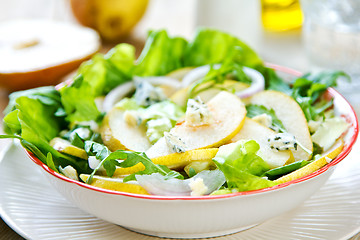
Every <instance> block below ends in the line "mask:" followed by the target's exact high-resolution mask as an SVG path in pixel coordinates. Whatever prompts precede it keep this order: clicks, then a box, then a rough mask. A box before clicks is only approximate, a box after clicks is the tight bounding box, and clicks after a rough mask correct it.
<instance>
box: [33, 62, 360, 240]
mask: <svg viewBox="0 0 360 240" xmlns="http://www.w3.org/2000/svg"><path fill="white" fill-rule="evenodd" d="M271 67H273V68H275V69H276V70H277V71H278V72H279V73H280V74H287V75H288V76H289V75H291V76H293V77H294V76H300V75H301V73H299V72H296V71H294V70H290V69H287V68H284V67H279V66H274V65H271ZM326 94H328V95H329V96H332V97H334V105H335V112H336V114H338V115H341V116H343V117H345V118H346V119H347V121H348V122H349V123H350V124H351V128H350V129H349V131H348V133H347V134H346V136H345V138H344V140H345V147H344V149H343V151H342V152H341V153H340V155H339V156H337V158H336V159H334V160H333V161H332V162H331V163H329V164H327V165H326V166H324V167H323V168H321V169H320V170H318V171H316V172H314V173H312V174H310V175H308V176H305V177H302V178H300V179H296V180H293V181H291V182H287V183H283V184H280V185H277V186H274V187H270V188H265V189H260V190H255V191H248V192H240V193H233V194H227V195H218V196H201V197H163V196H151V195H150V196H148V195H138V194H131V193H124V192H116V191H110V190H106V189H101V188H97V187H93V186H90V185H87V184H85V183H81V182H77V181H74V180H72V179H69V178H67V177H65V176H63V175H61V174H58V173H56V172H54V171H53V170H51V169H50V168H48V167H47V166H46V165H44V164H43V163H42V162H41V161H40V160H39V159H37V158H36V157H35V156H34V155H33V154H32V153H29V152H28V155H29V157H30V158H31V159H32V160H33V161H34V162H35V163H36V164H38V165H39V167H41V168H43V169H44V170H45V171H44V174H45V175H46V176H47V178H48V179H49V181H50V182H51V184H52V185H53V187H54V188H55V189H57V190H58V191H59V192H60V193H61V194H62V195H64V196H65V197H66V198H67V199H68V200H69V201H70V202H72V203H74V204H75V205H76V206H78V207H79V208H81V209H82V210H84V211H86V212H88V213H90V214H93V215H94V216H97V217H99V218H102V219H104V220H106V221H109V222H112V223H115V224H118V225H121V226H123V227H125V228H128V229H131V230H133V231H136V232H140V233H144V234H148V235H153V236H160V237H171V238H200V237H214V236H220V235H225V234H230V233H234V232H237V231H241V230H244V229H247V228H250V227H252V226H254V225H257V224H260V223H262V222H264V221H266V220H268V219H270V218H273V217H275V216H278V215H281V214H283V213H285V212H287V211H290V210H292V209H294V208H296V207H297V206H299V205H300V204H301V203H302V202H304V201H305V200H306V199H307V198H308V197H310V196H311V195H312V194H313V193H315V192H316V191H317V190H318V189H319V188H320V187H321V186H322V185H323V184H324V183H325V182H326V181H327V180H328V178H329V177H330V175H331V174H332V173H333V171H334V169H335V166H336V165H337V164H338V163H339V162H340V161H342V160H343V159H344V158H345V157H346V156H347V155H348V154H349V152H350V151H351V148H352V146H353V144H354V143H355V141H356V138H357V135H358V122H357V117H356V114H355V112H354V110H353V109H352V107H351V106H350V104H349V103H348V102H347V101H346V100H345V99H344V97H342V96H341V95H340V94H339V93H338V92H337V91H335V90H334V89H329V90H328V91H327V93H326Z"/></svg>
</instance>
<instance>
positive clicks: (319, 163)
mask: <svg viewBox="0 0 360 240" xmlns="http://www.w3.org/2000/svg"><path fill="white" fill-rule="evenodd" d="M343 148H344V141H343V140H342V139H341V138H340V139H338V140H337V141H336V142H335V143H334V145H333V146H332V147H331V148H330V149H329V150H328V151H326V152H325V153H323V154H322V156H321V157H320V158H319V159H317V160H315V161H313V162H312V163H309V164H308V165H305V166H304V167H302V168H300V169H298V170H296V171H294V172H291V173H289V174H287V175H285V176H282V177H281V178H278V179H276V180H275V182H276V183H278V184H280V183H285V182H289V181H292V180H295V179H298V178H301V177H304V176H307V175H309V174H310V173H313V172H315V171H317V170H319V169H320V168H322V167H323V166H325V165H326V164H328V163H329V162H330V161H331V160H333V159H334V158H336V156H337V155H339V154H340V153H341V151H342V150H343Z"/></svg>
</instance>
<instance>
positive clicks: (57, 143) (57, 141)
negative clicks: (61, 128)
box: [49, 137, 88, 160]
mask: <svg viewBox="0 0 360 240" xmlns="http://www.w3.org/2000/svg"><path fill="white" fill-rule="evenodd" d="M49 144H50V146H52V147H53V148H54V149H55V150H56V151H59V152H61V153H65V154H68V155H71V156H75V157H78V158H82V159H86V160H87V159H88V155H87V153H86V151H85V150H84V149H81V148H79V147H76V146H74V145H72V144H71V143H70V142H69V141H67V140H65V139H62V138H59V137H55V138H53V139H51V141H50V143H49Z"/></svg>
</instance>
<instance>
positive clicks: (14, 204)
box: [0, 143, 360, 240]
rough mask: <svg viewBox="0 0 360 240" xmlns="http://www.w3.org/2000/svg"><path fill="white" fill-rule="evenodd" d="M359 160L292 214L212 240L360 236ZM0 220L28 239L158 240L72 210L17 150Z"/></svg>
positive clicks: (3, 188)
mask: <svg viewBox="0 0 360 240" xmlns="http://www.w3.org/2000/svg"><path fill="white" fill-rule="evenodd" d="M359 156H360V144H359V143H357V144H355V146H354V148H353V151H352V152H351V153H350V155H349V156H348V157H347V158H346V159H345V160H344V161H343V162H341V163H340V164H339V165H338V168H337V169H336V171H335V173H334V174H333V176H332V177H331V178H330V180H329V181H328V182H327V184H326V185H325V186H324V187H322V188H321V190H320V191H319V192H318V193H316V194H315V195H314V196H312V197H311V198H310V199H308V200H307V201H306V202H305V203H304V204H303V205H301V206H300V207H299V208H297V209H296V210H295V211H292V212H289V213H287V214H284V215H282V216H279V217H277V218H274V219H272V220H270V221H267V222H265V223H263V224H260V225H258V226H256V227H253V228H251V229H249V230H246V231H243V232H239V233H236V234H233V235H228V236H224V237H219V238H216V239H227V240H232V239H279V240H280V239H286V240H288V239H336V240H338V239H348V238H350V237H351V236H353V235H354V234H356V233H357V232H359V231H360V163H359V161H360V160H359ZM269 207H271V203H269ZM134 211H136V209H134ZM0 215H1V217H2V218H3V220H4V221H5V222H7V224H8V225H9V226H10V227H12V228H13V229H14V230H15V231H16V232H18V233H19V234H20V235H22V236H23V237H25V238H27V239H48V240H51V239H127V240H133V239H149V240H154V239H157V238H154V237H150V236H144V235H141V234H138V233H135V232H131V231H129V230H126V229H124V228H122V227H119V226H117V225H114V224H110V223H107V222H105V221H103V220H100V219H98V218H95V217H93V216H91V215H89V214H87V213H85V212H83V211H81V210H79V209H78V208H76V207H75V206H73V205H72V204H71V203H69V202H68V201H67V200H66V199H64V198H63V197H62V196H61V195H60V194H59V193H57V192H56V191H55V190H54V189H52V188H51V186H50V184H49V183H48V182H47V181H46V178H45V176H43V174H42V172H41V169H40V168H39V167H37V166H36V165H35V164H34V163H33V162H32V161H31V160H30V159H28V157H27V156H26V155H25V153H24V151H23V150H22V149H21V148H20V147H19V146H17V145H16V144H11V145H10V146H9V148H7V149H6V150H5V151H4V152H3V157H2V160H1V162H0Z"/></svg>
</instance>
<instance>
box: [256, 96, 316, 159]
mask: <svg viewBox="0 0 360 240" xmlns="http://www.w3.org/2000/svg"><path fill="white" fill-rule="evenodd" d="M250 103H252V104H256V105H263V106H264V107H266V108H268V109H273V110H274V111H275V115H276V116H277V117H278V118H279V120H280V121H281V122H282V124H283V125H284V127H285V129H286V131H287V132H288V133H290V134H292V135H294V136H295V138H296V140H297V141H298V142H300V143H301V144H302V145H303V146H304V147H305V148H307V149H308V150H310V151H312V150H313V143H312V140H311V137H310V132H309V127H308V124H307V121H306V118H305V115H304V113H303V111H302V109H301V108H300V106H299V104H298V103H297V102H296V101H295V100H294V99H293V98H291V97H290V96H288V95H286V94H285V93H282V92H277V91H272V90H267V91H262V92H259V93H257V94H255V95H254V96H253V97H252V98H251V99H250ZM291 151H292V153H293V155H294V159H295V161H298V160H307V159H309V158H310V156H311V154H309V153H307V152H306V151H304V150H303V149H302V148H300V147H298V148H297V150H291Z"/></svg>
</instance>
